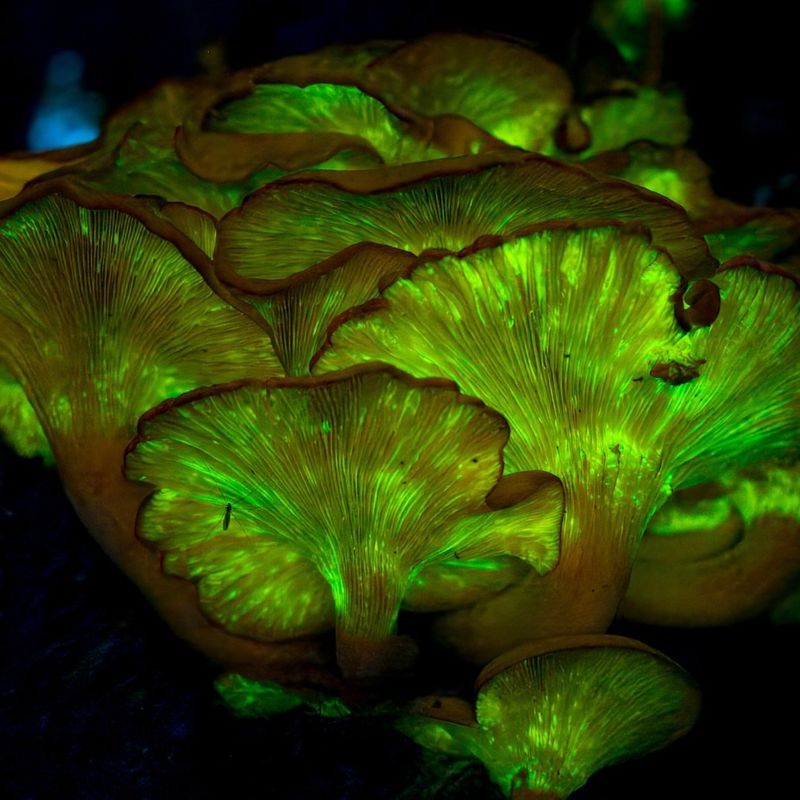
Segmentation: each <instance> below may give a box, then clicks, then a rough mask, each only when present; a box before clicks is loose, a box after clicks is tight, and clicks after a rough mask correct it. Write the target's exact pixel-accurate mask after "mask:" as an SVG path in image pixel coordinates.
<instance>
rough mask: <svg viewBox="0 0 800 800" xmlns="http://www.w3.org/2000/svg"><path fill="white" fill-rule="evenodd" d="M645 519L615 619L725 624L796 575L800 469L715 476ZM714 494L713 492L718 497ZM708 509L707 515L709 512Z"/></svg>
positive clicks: (785, 589) (775, 467) (769, 467)
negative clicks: (645, 531)
mask: <svg viewBox="0 0 800 800" xmlns="http://www.w3.org/2000/svg"><path fill="white" fill-rule="evenodd" d="M704 489H705V487H704V486H702V485H701V486H698V487H696V488H695V490H694V493H695V495H699V497H696V499H694V500H693V501H692V500H687V501H684V502H682V503H680V504H678V503H674V502H672V501H670V502H668V503H667V504H666V505H665V507H663V508H662V509H661V510H660V511H659V512H658V514H657V515H656V517H655V518H654V520H653V521H651V525H650V530H651V531H652V530H653V528H654V525H655V530H656V533H655V534H654V533H650V534H649V535H646V536H645V537H644V539H643V540H642V546H641V547H640V550H639V553H638V554H637V558H636V561H635V562H634V565H633V570H632V573H631V583H630V585H629V587H628V592H627V594H626V596H625V599H624V600H623V602H622V604H621V606H620V613H621V614H622V616H624V617H626V618H628V619H632V620H636V621H639V622H646V623H650V624H658V625H682V626H701V625H704V626H705V625H725V624H731V623H735V622H739V621H741V620H744V619H747V618H750V617H753V616H756V615H757V614H760V613H762V612H763V611H765V610H766V609H768V608H769V607H770V606H773V605H775V604H776V603H777V602H778V601H780V600H781V599H782V598H783V597H784V596H786V595H787V594H788V593H789V592H790V591H791V590H792V588H793V586H794V585H795V583H796V582H797V580H798V577H800V499H798V498H800V470H798V466H797V464H796V463H795V464H789V465H781V464H764V465H760V466H759V467H757V468H749V469H745V470H736V471H734V472H731V473H729V474H728V475H725V476H722V477H721V478H720V479H719V480H718V481H716V482H715V484H714V486H712V487H710V488H709V489H707V490H706V491H707V492H711V493H713V494H714V495H715V496H713V497H711V498H704V497H703V496H702V495H703V493H704ZM719 492H721V494H719ZM709 511H710V512H711V513H710V514H709Z"/></svg>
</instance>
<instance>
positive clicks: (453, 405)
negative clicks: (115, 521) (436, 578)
mask: <svg viewBox="0 0 800 800" xmlns="http://www.w3.org/2000/svg"><path fill="white" fill-rule="evenodd" d="M507 436H508V429H507V426H506V424H505V421H504V420H503V419H502V418H501V417H500V416H499V415H498V414H496V413H495V412H493V411H490V410H489V409H487V408H486V407H485V406H483V404H482V403H480V402H478V401H476V400H473V399H470V398H467V397H464V396H462V395H460V394H459V393H458V392H457V391H456V390H455V387H454V386H453V385H452V384H450V383H449V382H446V381H417V380H415V379H413V378H410V377H409V376H406V375H404V374H403V373H399V372H398V371H396V370H394V369H392V368H389V367H386V366H382V365H368V366H364V367H358V368H354V369H352V370H350V371H347V372H344V373H338V374H336V375H330V376H324V377H323V378H306V379H303V378H280V379H271V380H269V381H267V382H266V384H264V383H259V382H238V383H234V384H231V385H229V386H220V387H215V388H210V389H204V390H200V391H198V392H195V393H189V394H188V395H185V396H183V397H181V398H179V399H178V400H174V401H169V402H167V403H165V404H163V405H162V406H160V407H157V408H156V409H154V410H153V411H152V412H149V413H148V414H147V415H145V416H144V417H143V419H142V421H141V422H140V433H139V436H138V437H137V438H136V439H135V440H134V441H133V442H132V443H131V445H130V447H129V452H128V455H127V459H126V462H127V474H128V476H129V477H130V478H133V479H136V480H141V481H147V482H149V483H150V484H152V485H153V486H155V487H157V488H156V490H155V491H154V492H153V493H152V495H151V496H150V499H149V500H148V502H147V503H145V504H144V505H143V507H142V509H141V511H140V514H139V521H138V532H139V536H140V537H142V538H143V539H145V540H147V541H149V542H152V543H153V544H155V545H156V546H157V547H158V548H159V549H161V550H162V551H164V553H165V556H164V565H165V568H166V569H167V570H168V571H169V572H171V573H173V574H177V575H180V576H182V577H188V578H191V579H193V580H196V581H198V588H199V592H200V601H201V604H202V605H203V608H204V610H205V612H206V613H207V614H208V615H209V616H210V617H211V618H212V619H214V620H215V621H216V622H217V623H218V624H220V625H222V626H224V627H225V628H226V629H227V630H229V631H232V632H233V633H236V634H238V635H244V636H247V637H249V638H251V639H256V640H261V641H275V640H281V639H289V638H292V637H297V636H303V635H306V634H309V633H317V632H321V631H324V630H328V629H331V628H333V627H334V624H335V628H336V645H337V657H338V660H339V664H340V666H341V669H342V671H343V672H344V673H345V675H346V676H347V677H350V678H371V677H375V676H377V675H379V674H381V673H383V672H387V671H393V670H398V669H402V668H404V667H405V666H407V665H408V662H409V658H410V657H411V656H412V655H413V649H412V648H410V647H409V643H408V642H406V641H405V640H404V639H401V638H398V637H396V636H395V629H396V623H397V616H398V612H399V609H400V607H401V604H402V603H403V599H404V596H405V595H406V593H407V592H408V589H409V584H411V583H412V581H413V579H414V578H415V577H416V576H417V575H424V572H425V567H426V566H428V565H435V564H436V563H437V562H441V561H450V563H449V565H448V569H449V570H451V571H458V570H459V569H460V568H461V566H460V564H453V563H452V559H451V554H452V553H453V552H454V551H457V552H458V553H459V554H460V556H461V559H462V560H463V562H464V563H465V564H468V563H469V562H470V561H471V560H474V559H478V560H481V559H486V558H487V557H489V558H491V557H496V556H514V557H516V558H518V559H520V560H522V561H524V562H525V563H526V564H527V565H528V566H529V567H530V568H533V569H535V570H536V571H546V570H547V569H549V568H550V567H551V566H552V565H553V564H554V563H555V560H556V557H557V550H558V533H559V527H560V520H561V508H562V497H561V486H560V483H559V482H558V480H557V479H555V478H554V477H553V476H551V475H548V474H546V473H539V472H528V473H525V474H523V475H517V476H512V477H511V478H508V479H505V478H502V477H501V475H502V458H501V451H502V448H503V445H504V444H505V440H506V438H507ZM206 462H208V463H209V464H210V465H211V467H212V468H213V470H214V472H213V474H209V472H208V470H207V468H205V467H204V466H203V465H204V463H206ZM220 484H224V485H225V486H226V489H225V494H226V495H227V496H228V497H229V498H230V499H229V502H230V503H231V504H232V505H235V506H236V508H237V511H238V512H239V514H240V517H241V519H242V520H244V521H245V523H244V524H243V530H241V531H234V529H233V528H232V527H231V528H230V529H228V530H227V531H221V530H219V526H218V525H217V526H212V525H211V524H210V523H211V522H212V521H213V520H214V519H215V518H216V517H217V514H218V508H219V506H218V502H217V501H216V499H215V498H213V493H216V491H217V487H218V486H219V485H220ZM415 589H416V592H417V594H424V590H425V586H424V582H423V583H422V584H421V585H418V586H416V587H415Z"/></svg>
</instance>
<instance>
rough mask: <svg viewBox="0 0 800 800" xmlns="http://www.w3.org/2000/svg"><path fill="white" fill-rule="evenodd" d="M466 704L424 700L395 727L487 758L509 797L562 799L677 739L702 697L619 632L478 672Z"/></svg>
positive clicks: (518, 656) (549, 647) (525, 649)
mask: <svg viewBox="0 0 800 800" xmlns="http://www.w3.org/2000/svg"><path fill="white" fill-rule="evenodd" d="M477 689H478V697H477V701H476V703H475V712H474V717H473V716H472V708H471V706H470V705H469V704H467V703H466V702H464V701H460V700H457V699H455V698H432V697H431V698H424V699H423V700H420V701H418V702H417V704H416V706H417V708H416V711H417V713H416V714H415V715H409V716H407V717H405V718H404V719H402V720H401V723H400V728H401V730H403V731H404V732H405V733H406V734H407V735H409V736H411V737H412V738H413V739H415V740H416V741H417V742H419V743H420V744H421V745H423V746H425V747H429V748H431V749H434V750H442V751H444V752H447V753H450V754H453V755H460V756H466V755H470V756H473V757H474V758H477V759H479V760H480V761H482V762H483V763H484V765H485V766H486V768H487V770H488V771H489V775H490V776H491V778H492V780H493V781H494V782H495V783H497V784H498V785H499V786H500V787H501V789H502V790H503V791H504V792H505V794H506V795H507V796H508V797H512V798H541V799H542V800H544V799H545V798H563V797H569V795H571V794H572V793H573V792H574V791H575V790H577V789H578V788H580V787H581V786H583V784H584V783H586V781H587V780H588V779H589V778H590V777H591V776H592V775H593V774H594V773H595V772H597V771H598V770H600V769H603V768H604V767H607V766H610V765H611V764H616V763H618V762H620V761H624V760H627V759H630V758H635V757H637V756H642V755H645V754H646V753H650V752H652V751H653V750H658V749H660V748H662V747H665V746H666V745H667V744H669V743H670V742H672V741H673V740H675V739H677V738H678V737H680V736H683V735H684V734H685V733H686V732H687V731H688V730H689V729H690V728H691V727H692V725H694V723H695V721H696V719H697V716H698V713H699V708H700V695H699V691H698V689H697V687H696V686H695V684H694V682H693V680H692V679H691V677H690V676H689V675H688V674H687V673H686V672H684V670H683V669H681V668H680V667H679V666H678V665H677V664H675V663H674V662H673V661H671V660H670V659H668V658H667V657H666V656H664V655H663V654H661V653H659V652H658V651H656V650H652V649H651V648H649V647H647V646H645V645H643V644H641V643H640V642H637V641H635V640H633V639H626V638H623V637H621V636H599V635H598V636H570V637H559V638H553V639H545V640H543V641H540V642H537V643H535V644H528V645H523V646H521V647H519V648H518V649H516V650H513V651H511V652H510V653H507V654H505V655H503V656H501V657H500V658H498V659H496V660H495V661H493V662H492V663H490V664H489V665H488V666H487V667H486V668H485V669H484V670H483V672H482V673H481V675H480V676H479V677H478V681H477Z"/></svg>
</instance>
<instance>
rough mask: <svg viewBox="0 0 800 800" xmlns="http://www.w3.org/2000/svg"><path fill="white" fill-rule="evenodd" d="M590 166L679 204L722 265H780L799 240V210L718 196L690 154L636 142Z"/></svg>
mask: <svg viewBox="0 0 800 800" xmlns="http://www.w3.org/2000/svg"><path fill="white" fill-rule="evenodd" d="M586 166H587V168H588V169H590V170H592V171H596V172H601V173H604V174H610V175H616V176H618V177H620V178H624V179H625V180H627V181H631V182H632V183H635V184H637V185H639V186H644V187H645V188H647V189H650V190H651V191H654V192H658V193H659V194H662V195H664V196H665V197H669V198H670V199H671V200H673V201H675V202H676V203H679V204H680V205H681V206H682V207H683V208H684V209H686V212H687V213H688V214H689V216H690V217H691V219H692V220H693V222H694V227H695V230H696V231H697V232H698V233H701V234H703V236H704V237H705V239H706V242H707V243H708V245H709V247H710V249H711V252H712V253H713V254H714V256H715V258H717V259H719V260H720V261H727V260H729V259H732V258H734V257H738V256H742V255H748V256H752V257H754V258H760V259H763V260H766V261H772V262H781V261H782V260H783V259H784V257H785V256H786V255H787V254H791V253H792V252H793V250H794V249H796V247H797V244H798V242H799V241H800V214H799V213H798V212H797V211H796V210H794V209H770V208H748V207H747V206H743V205H740V204H738V203H734V202H732V201H730V200H726V199H724V198H722V197H719V196H717V194H716V193H715V192H714V190H713V188H712V186H711V180H710V176H711V170H710V169H709V167H708V166H707V165H706V164H704V163H703V161H702V160H701V159H700V158H699V157H698V156H697V155H696V154H695V153H693V152H692V151H690V150H685V149H683V148H680V147H663V146H657V145H655V144H653V143H652V142H636V143H634V144H632V145H630V146H628V147H626V148H625V149H624V150H618V151H613V152H607V153H604V154H602V155H600V156H598V157H597V158H594V159H591V160H590V161H588V162H587V164H586Z"/></svg>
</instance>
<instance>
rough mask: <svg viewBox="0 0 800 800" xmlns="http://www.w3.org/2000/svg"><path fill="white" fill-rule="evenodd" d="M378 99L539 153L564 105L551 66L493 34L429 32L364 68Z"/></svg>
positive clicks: (561, 82) (558, 76)
mask: <svg viewBox="0 0 800 800" xmlns="http://www.w3.org/2000/svg"><path fill="white" fill-rule="evenodd" d="M367 80H368V81H370V84H371V85H372V86H374V87H375V88H376V90H377V92H378V93H379V94H380V96H381V97H385V98H387V99H389V100H390V101H392V102H394V103H396V104H398V105H400V106H404V107H406V108H411V109H413V110H414V111H417V112H419V113H421V114H425V115H426V116H429V117H436V116H440V115H444V114H457V115H459V116H461V117H465V118H466V119H469V120H471V121H472V122H474V123H475V124H476V125H478V126H480V127H481V128H482V129H483V130H485V131H487V132H488V133H490V134H491V135H492V136H494V137H496V138H497V139H500V140H501V141H504V142H506V143H508V144H510V145H512V146H514V147H521V148H523V149H525V150H540V149H541V148H542V146H543V145H544V143H545V142H546V141H547V138H548V137H549V135H550V134H551V132H552V131H553V129H554V128H555V127H556V125H557V123H558V120H559V119H560V117H561V115H562V114H563V113H564V111H565V110H566V108H567V107H568V106H569V103H570V100H571V95H572V86H571V84H570V81H569V78H568V77H567V75H566V73H565V72H564V71H563V70H562V69H561V68H560V67H559V66H557V65H556V64H554V63H552V62H551V61H548V60H547V59H546V58H544V57H543V56H541V55H539V54H538V53H536V52H534V51H533V50H532V49H530V48H529V47H527V46H525V45H524V44H522V43H521V42H518V41H513V40H511V39H503V38H502V37H499V36H491V35H477V36H476V35H472V34H468V33H455V32H450V33H433V34H430V35H428V36H424V37H422V38H421V39H417V40H416V41H413V42H408V43H406V44H404V45H402V46H400V47H398V48H397V49H395V50H393V51H391V52H390V53H388V54H386V55H384V56H381V57H378V58H377V59H375V61H373V62H372V64H370V66H369V68H368V71H367Z"/></svg>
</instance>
